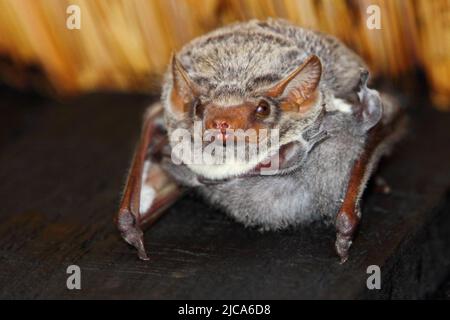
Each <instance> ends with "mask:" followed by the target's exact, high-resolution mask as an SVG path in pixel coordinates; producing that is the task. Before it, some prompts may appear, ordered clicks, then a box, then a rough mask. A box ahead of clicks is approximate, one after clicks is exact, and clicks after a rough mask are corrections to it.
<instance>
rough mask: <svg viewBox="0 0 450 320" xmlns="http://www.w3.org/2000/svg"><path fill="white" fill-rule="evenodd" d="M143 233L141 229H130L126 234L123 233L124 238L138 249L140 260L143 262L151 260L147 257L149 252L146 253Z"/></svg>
mask: <svg viewBox="0 0 450 320" xmlns="http://www.w3.org/2000/svg"><path fill="white" fill-rule="evenodd" d="M143 235H144V234H143V232H142V230H141V229H139V228H136V227H134V228H130V229H128V230H127V231H125V232H122V238H123V239H124V240H125V241H126V242H127V243H129V244H130V245H132V246H133V247H135V248H136V250H137V251H138V256H139V259H141V260H149V258H148V256H147V252H146V251H145V247H144V241H143Z"/></svg>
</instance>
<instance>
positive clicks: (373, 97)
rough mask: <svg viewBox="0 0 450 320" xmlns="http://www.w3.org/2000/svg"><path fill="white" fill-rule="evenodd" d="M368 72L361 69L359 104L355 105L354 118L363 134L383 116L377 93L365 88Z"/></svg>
mask: <svg viewBox="0 0 450 320" xmlns="http://www.w3.org/2000/svg"><path fill="white" fill-rule="evenodd" d="M368 78H369V71H367V70H365V69H361V73H360V82H359V88H358V98H359V103H358V104H357V105H356V116H357V118H358V119H359V121H360V122H361V128H362V129H363V131H364V132H366V131H368V130H370V129H371V128H373V127H374V126H375V125H376V124H377V123H378V122H379V121H380V120H381V117H382V115H383V105H382V102H381V98H380V94H379V93H378V91H376V90H373V89H369V88H368V87H367V80H368Z"/></svg>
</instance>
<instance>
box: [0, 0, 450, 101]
mask: <svg viewBox="0 0 450 320" xmlns="http://www.w3.org/2000/svg"><path fill="white" fill-rule="evenodd" d="M73 4H75V5H78V6H79V8H80V21H81V28H80V29H79V30H78V29H74V30H70V29H68V28H67V27H66V20H67V18H68V17H69V15H70V14H68V13H66V10H67V7H68V6H69V5H73ZM370 5H377V6H379V8H380V12H381V16H380V17H381V29H379V30H378V29H372V30H370V29H369V28H367V25H366V21H367V19H368V17H369V14H368V13H367V8H368V7H369V6H370ZM266 17H281V18H285V19H288V20H289V21H291V22H293V23H295V24H298V25H300V26H304V27H309V28H313V29H317V30H321V31H324V32H327V33H331V34H334V35H336V36H337V37H338V38H340V39H341V40H342V41H344V42H345V43H346V44H348V45H349V46H350V47H351V48H353V49H354V50H355V51H357V52H358V53H359V54H361V55H362V56H363V57H364V59H365V60H366V62H367V63H368V64H369V66H370V68H371V71H372V72H373V74H375V75H379V76H384V77H389V78H392V79H398V78H400V77H401V78H402V79H406V81H408V80H407V79H408V77H409V75H410V74H411V73H414V71H415V70H418V69H419V70H423V71H424V73H425V75H426V79H427V80H428V82H429V84H430V86H431V88H432V92H431V94H432V98H433V102H434V103H435V104H436V105H438V106H440V107H442V108H448V106H449V104H450V103H449V102H450V81H449V79H450V1H449V0H434V1H429V0H416V1H414V0H361V1H357V0H352V1H346V0H284V1H282V0H245V1H244V0H148V1H147V0H70V1H69V0H0V78H1V80H2V81H3V82H6V83H7V84H8V85H11V86H14V87H19V88H20V87H21V88H28V87H31V88H33V89H37V90H40V91H42V92H44V93H50V94H54V95H58V96H64V95H73V94H79V93H84V92H87V91H93V90H118V91H139V92H155V90H157V89H158V87H159V83H160V79H161V75H162V73H163V72H164V70H165V68H166V65H167V63H168V60H169V57H170V55H171V53H172V51H175V50H177V49H179V48H180V47H181V46H182V45H183V44H185V43H186V42H188V41H189V40H191V39H192V38H194V37H196V36H198V35H201V34H203V33H205V32H207V31H209V30H211V29H214V28H217V27H219V26H221V25H224V24H227V23H231V22H234V21H241V20H248V19H252V18H258V19H264V18H266Z"/></svg>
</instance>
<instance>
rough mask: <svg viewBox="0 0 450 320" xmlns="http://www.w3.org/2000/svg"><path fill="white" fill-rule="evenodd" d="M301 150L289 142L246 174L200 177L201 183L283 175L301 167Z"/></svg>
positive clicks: (297, 144) (296, 143)
mask: <svg viewBox="0 0 450 320" xmlns="http://www.w3.org/2000/svg"><path fill="white" fill-rule="evenodd" d="M300 150H301V145H300V143H299V142H297V141H294V142H289V143H287V144H284V145H282V146H281V147H280V148H279V149H278V152H275V154H272V155H270V156H268V157H267V158H265V159H264V160H263V161H261V162H259V163H257V164H256V165H255V166H253V167H252V168H250V169H249V170H246V171H245V172H241V173H239V174H235V175H233V176H229V177H224V178H219V179H211V178H208V177H205V176H202V175H200V177H199V182H201V183H204V184H219V183H224V182H227V181H230V180H233V179H238V178H246V177H255V176H273V175H279V174H283V173H285V172H288V171H290V170H293V169H295V168H296V167H298V166H299V165H300V163H299V161H298V159H299V157H298V155H299V152H301V151H300Z"/></svg>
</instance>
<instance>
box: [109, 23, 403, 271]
mask: <svg viewBox="0 0 450 320" xmlns="http://www.w3.org/2000/svg"><path fill="white" fill-rule="evenodd" d="M368 80H369V72H368V68H367V67H366V66H365V64H364V62H363V61H362V59H361V58H360V57H359V56H358V55H356V54H355V53H354V52H353V51H351V50H350V49H348V48H347V47H346V46H345V45H344V44H342V43H341V42H340V41H339V40H337V39H336V38H334V37H331V36H328V35H325V34H322V33H319V32H315V31H311V30H307V29H303V28H300V27H297V26H294V25H292V24H290V23H288V22H286V21H284V20H280V19H268V20H267V21H258V20H252V21H249V22H244V23H238V24H234V25H230V26H226V27H223V28H221V29H218V30H216V31H213V32H211V33H209V34H206V35H204V36H202V37H199V38H197V39H194V40H193V41H191V42H190V43H188V44H187V45H185V46H184V47H183V48H182V49H181V50H180V51H179V52H178V53H177V54H174V55H173V57H172V60H171V63H170V66H169V68H168V70H167V73H166V75H165V78H164V83H163V90H162V94H161V100H160V102H159V103H157V104H156V105H154V106H151V107H149V109H148V111H147V113H146V115H145V117H144V125H143V129H142V135H141V138H140V142H139V145H138V147H137V149H136V152H135V155H134V158H133V162H132V166H131V169H130V172H129V175H128V180H127V183H126V187H125V191H124V194H123V197H122V202H121V205H120V209H119V213H118V215H117V225H118V228H119V231H120V232H121V235H122V237H123V238H124V239H125V240H126V241H127V242H128V243H129V244H131V245H132V246H134V247H135V248H136V249H137V250H138V254H139V257H140V258H141V259H148V257H147V254H146V251H145V248H144V244H143V229H144V228H145V227H147V226H149V225H150V224H151V223H152V222H153V221H155V220H156V219H157V217H159V216H160V215H161V214H162V212H163V211H164V209H165V208H167V207H168V206H169V205H171V204H172V203H173V202H174V201H175V200H176V199H177V198H178V197H179V196H180V195H181V194H182V192H183V190H185V189H187V188H190V189H193V190H195V191H196V192H198V193H199V194H201V195H202V196H203V198H204V199H205V200H206V201H209V202H210V203H212V204H213V205H215V206H217V207H218V208H221V209H222V210H224V211H225V212H226V213H227V214H228V215H230V216H231V217H232V218H234V219H235V220H236V221H238V222H241V223H243V224H245V225H246V226H251V227H256V228H259V229H260V230H263V231H268V230H280V229H283V228H286V227H289V226H295V225H300V224H307V223H311V222H312V221H321V222H323V223H325V224H332V225H334V226H335V228H336V242H335V248H336V252H337V254H338V256H339V258H340V261H341V263H344V262H345V261H346V260H347V259H348V256H349V249H350V246H351V244H352V241H353V238H354V235H355V233H356V230H357V228H358V225H359V221H360V219H361V205H360V202H361V196H362V194H363V191H364V188H365V186H366V184H367V182H368V180H369V178H370V176H371V175H372V174H373V172H374V171H375V169H376V166H377V163H378V161H379V159H380V158H381V157H382V156H383V155H385V154H388V153H389V151H390V150H391V149H392V148H393V146H394V145H395V143H396V142H398V141H399V140H400V139H401V137H402V136H403V135H404V133H405V132H406V127H407V126H406V117H405V113H404V112H402V110H403V109H402V108H401V107H400V105H399V103H398V102H397V101H396V100H395V99H394V98H393V97H391V96H389V95H387V94H386V93H383V92H381V93H380V92H378V91H377V90H375V89H371V88H369V87H368ZM255 150H256V151H255ZM198 155H200V156H198ZM236 155H240V156H236ZM196 156H198V157H197V158H196Z"/></svg>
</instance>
